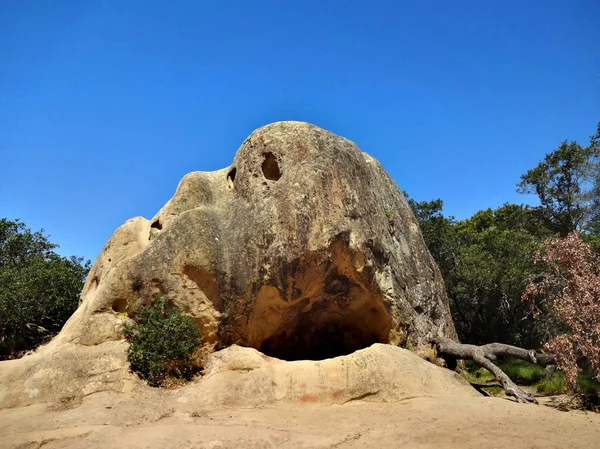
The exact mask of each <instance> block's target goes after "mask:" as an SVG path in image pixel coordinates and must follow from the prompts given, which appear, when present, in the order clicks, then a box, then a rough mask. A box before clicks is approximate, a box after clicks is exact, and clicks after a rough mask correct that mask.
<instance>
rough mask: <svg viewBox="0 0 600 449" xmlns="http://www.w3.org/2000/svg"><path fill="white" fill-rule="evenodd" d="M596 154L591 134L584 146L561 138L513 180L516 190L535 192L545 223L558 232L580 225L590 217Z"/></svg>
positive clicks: (592, 204) (594, 142) (592, 207)
mask: <svg viewBox="0 0 600 449" xmlns="http://www.w3.org/2000/svg"><path fill="white" fill-rule="evenodd" d="M599 155H600V149H599V148H598V145H597V143H596V138H595V137H592V142H591V143H590V145H589V146H585V147H583V146H581V145H579V144H578V143H577V142H567V141H565V142H562V143H561V144H560V145H559V147H558V148H557V149H556V150H554V151H552V152H550V153H548V154H546V156H545V157H544V160H543V161H541V162H540V163H539V164H538V165H537V166H536V167H534V168H532V169H531V170H529V171H528V172H527V173H525V174H524V175H523V176H521V182H520V183H519V184H517V186H518V191H519V192H520V193H533V194H535V195H537V197H538V199H539V201H540V207H541V210H542V211H543V212H544V214H545V218H546V221H547V224H548V225H549V226H550V227H551V228H552V229H553V230H554V231H555V232H557V233H558V234H560V235H562V236H566V235H567V234H568V233H570V232H572V231H575V230H581V229H584V228H585V227H586V226H587V225H588V224H589V221H590V219H592V216H593V210H594V204H595V203H597V201H595V200H594V191H595V188H594V186H593V183H594V180H595V179H597V166H598V161H597V158H598V156H599Z"/></svg>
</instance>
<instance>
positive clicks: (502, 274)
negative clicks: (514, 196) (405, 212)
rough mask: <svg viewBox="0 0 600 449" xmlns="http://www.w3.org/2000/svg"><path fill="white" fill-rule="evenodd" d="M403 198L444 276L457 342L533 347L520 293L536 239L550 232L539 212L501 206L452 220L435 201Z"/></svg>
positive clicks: (535, 332)
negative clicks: (469, 216) (411, 210)
mask: <svg viewBox="0 0 600 449" xmlns="http://www.w3.org/2000/svg"><path fill="white" fill-rule="evenodd" d="M408 202H409V204H410V206H411V208H412V209H413V212H414V213H415V216H416V217H417V220H418V222H419V225H420V228H421V232H422V234H423V239H424V240H425V243H426V245H427V247H428V249H429V251H430V252H431V254H432V256H433V258H434V259H435V261H436V263H437V264H438V267H439V268H440V271H441V273H442V277H443V278H444V283H445V285H446V290H447V292H448V296H449V299H450V309H451V312H452V317H453V319H454V323H455V326H456V329H457V332H458V335H459V338H460V339H461V341H463V342H466V343H473V344H482V343H489V342H492V341H497V342H502V343H509V344H525V345H528V346H532V345H533V346H536V345H538V344H539V342H540V333H539V331H540V329H539V326H538V322H536V321H535V320H533V319H532V317H531V313H530V310H529V308H528V307H527V306H526V305H524V304H523V302H522V301H521V294H522V292H523V289H524V288H525V286H526V285H527V281H528V276H529V275H530V274H531V273H532V270H534V264H533V256H534V254H535V253H536V251H537V250H538V248H539V242H540V241H541V239H543V238H545V237H548V236H550V235H552V231H551V230H550V229H549V228H548V227H547V226H546V225H545V220H544V217H543V214H542V213H541V211H540V210H538V209H535V208H531V207H528V206H522V205H516V204H504V205H503V206H502V207H500V208H498V209H496V210H492V209H486V210H483V211H479V212H477V213H476V214H475V215H473V216H472V217H471V218H469V219H466V220H460V221H457V220H455V219H454V217H445V216H444V215H443V202H442V201H441V200H440V199H437V200H433V201H422V202H419V201H415V200H414V199H410V198H409V199H408Z"/></svg>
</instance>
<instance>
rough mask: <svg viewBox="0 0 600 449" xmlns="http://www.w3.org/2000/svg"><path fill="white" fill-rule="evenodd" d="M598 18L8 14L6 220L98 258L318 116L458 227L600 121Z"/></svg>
mask: <svg viewBox="0 0 600 449" xmlns="http://www.w3.org/2000/svg"><path fill="white" fill-rule="evenodd" d="M599 17H600V4H599V3H598V1H594V0H589V1H585V0H581V1H552V0H550V1H528V2H523V1H504V2H502V1H470V2H462V1H453V2H447V1H439V2H434V1H424V2H416V1H415V2H407V1H402V0H392V1H360V2H358V1H355V2H352V1H329V0H328V1H303V2H289V1H282V0H279V1H241V0H240V1H211V2H203V1H188V2H182V1H168V2H167V1H149V0H144V1H131V0H127V1H120V0H113V1H99V0H98V1H95V0H89V1H88V0H86V1H79V0H73V1H59V0H52V1H51V0H37V1H36V0H31V1H18V0H14V1H9V0H4V1H1V2H0V58H1V59H0V61H1V62H0V216H2V217H8V218H10V219H14V218H21V219H22V220H23V221H24V222H25V223H26V224H27V225H29V226H30V227H32V228H34V229H39V228H41V227H43V228H45V229H46V231H47V232H48V233H49V234H50V235H51V239H52V240H53V241H54V242H56V243H59V244H60V245H61V252H62V253H63V254H67V255H68V254H78V255H82V256H85V257H87V258H91V259H95V257H96V256H97V254H98V253H99V251H100V250H101V248H102V246H103V245H104V242H105V241H106V239H107V238H108V237H109V236H110V234H111V233H112V232H113V231H114V229H115V228H116V227H118V226H119V225H120V224H122V223H123V222H124V221H125V220H126V219H128V218H130V217H133V216H137V215H142V216H145V217H147V218H150V217H151V216H153V215H154V214H155V213H156V212H157V211H158V209H159V208H160V207H161V206H162V205H163V204H164V203H165V202H166V201H167V200H168V199H169V198H170V197H171V195H172V194H173V192H174V190H175V187H176V186H177V183H178V181H179V179H180V178H181V177H182V176H183V175H184V174H185V173H187V172H190V171H195V170H214V169H218V168H222V167H225V166H228V165H229V164H230V163H231V160H232V158H233V156H234V153H235V151H236V150H237V148H238V146H239V145H240V144H241V143H242V141H243V140H244V138H245V137H246V136H247V135H248V134H249V133H250V132H252V130H254V129H255V128H257V127H259V126H262V125H265V124H267V123H270V122H273V121H278V120H303V121H308V122H312V123H314V124H316V125H319V126H321V127H323V128H326V129H329V130H331V131H333V132H335V133H337V134H341V135H343V136H345V137H347V138H349V139H351V140H353V141H354V142H356V143H357V144H358V145H359V146H360V147H361V149H362V150H363V151H366V152H368V153H370V154H371V155H373V156H374V157H376V158H377V159H379V160H380V161H381V162H382V164H383V166H384V167H385V168H386V169H387V170H388V172H389V173H390V174H391V175H392V177H393V178H394V179H395V180H396V182H397V183H398V185H399V186H400V188H402V189H404V190H407V191H409V192H410V193H411V195H412V196H413V197H416V198H417V199H419V200H422V199H432V198H438V197H441V198H442V199H443V200H444V202H445V207H446V212H447V213H449V214H453V215H455V216H457V217H459V218H465V217H467V216H470V215H471V214H473V213H474V212H476V211H477V210H479V209H483V208H487V207H497V206H499V205H501V204H502V203H504V202H506V201H508V202H519V203H521V202H523V201H529V200H530V199H528V198H525V197H522V196H519V195H518V194H516V192H515V184H516V183H517V182H518V180H519V176H520V175H521V174H522V173H524V172H525V171H526V170H527V169H528V168H531V167H533V166H534V165H535V164H536V163H537V162H538V161H539V160H540V159H541V158H542V157H543V155H544V154H545V153H546V152H549V151H551V150H552V149H554V148H555V147H556V146H557V145H558V144H559V143H560V142H561V141H562V140H565V139H570V140H578V141H582V143H587V142H588V138H589V136H590V135H591V134H592V133H593V132H594V131H595V129H596V124H597V122H598V121H600V26H599V25H598V23H599V22H598V18H599Z"/></svg>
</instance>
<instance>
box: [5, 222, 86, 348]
mask: <svg viewBox="0 0 600 449" xmlns="http://www.w3.org/2000/svg"><path fill="white" fill-rule="evenodd" d="M55 248H57V245H55V244H53V243H50V241H49V240H48V238H47V237H46V236H45V235H44V234H43V231H38V232H31V230H30V229H28V228H27V227H26V226H25V224H24V223H22V222H20V221H18V220H17V221H10V220H7V219H5V218H3V219H0V359H7V358H13V357H16V356H18V355H19V353H21V352H22V351H25V350H30V349H33V348H34V347H36V346H37V345H39V344H40V343H42V342H43V341H44V340H46V339H48V338H49V337H51V336H53V335H55V334H57V333H58V332H59V331H60V329H61V328H62V326H63V324H64V323H65V322H66V321H67V320H68V319H69V317H70V316H71V314H72V313H73V312H74V311H75V309H77V304H78V298H79V293H80V292H81V289H82V287H83V282H84V280H85V277H86V275H87V272H88V271H89V261H88V262H86V263H85V264H83V263H82V262H83V260H82V259H81V258H78V257H70V258H66V257H62V256H59V255H58V254H56V253H55V252H54V249H55Z"/></svg>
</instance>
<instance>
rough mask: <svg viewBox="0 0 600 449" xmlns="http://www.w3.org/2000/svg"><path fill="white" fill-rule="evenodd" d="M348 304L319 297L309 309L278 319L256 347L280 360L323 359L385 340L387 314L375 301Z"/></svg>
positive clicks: (387, 335) (346, 353) (387, 339)
mask: <svg viewBox="0 0 600 449" xmlns="http://www.w3.org/2000/svg"><path fill="white" fill-rule="evenodd" d="M353 306H354V307H351V306H350V304H347V306H346V307H345V308H344V309H340V307H339V305H338V303H337V302H336V301H333V302H329V301H319V302H318V303H316V304H313V306H312V308H311V310H310V311H307V312H300V313H298V314H297V315H295V319H293V320H291V321H287V322H284V323H282V325H281V326H280V327H279V330H278V331H277V332H276V333H275V334H273V335H271V336H270V337H269V338H267V339H265V340H264V341H263V342H262V344H260V347H259V349H260V351H261V352H262V353H263V354H266V355H268V356H271V357H275V358H278V359H282V360H287V361H293V360H324V359H329V358H333V357H338V356H342V355H348V354H350V353H352V352H354V351H357V350H359V349H363V348H367V347H369V346H371V345H372V344H374V343H388V342H389V331H390V322H391V320H390V317H389V314H388V313H387V311H386V310H385V308H384V307H383V306H382V305H381V304H380V303H379V301H377V304H373V303H372V301H364V302H363V303H362V304H359V305H358V307H357V304H353Z"/></svg>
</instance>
